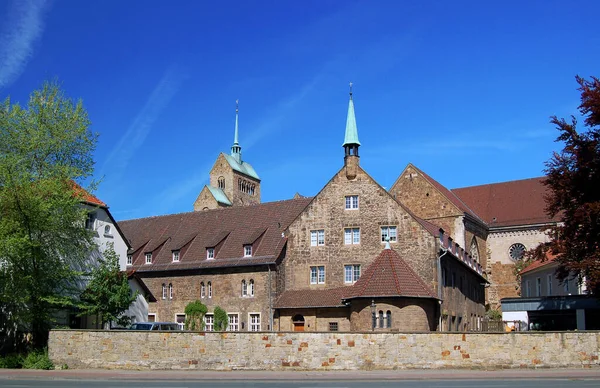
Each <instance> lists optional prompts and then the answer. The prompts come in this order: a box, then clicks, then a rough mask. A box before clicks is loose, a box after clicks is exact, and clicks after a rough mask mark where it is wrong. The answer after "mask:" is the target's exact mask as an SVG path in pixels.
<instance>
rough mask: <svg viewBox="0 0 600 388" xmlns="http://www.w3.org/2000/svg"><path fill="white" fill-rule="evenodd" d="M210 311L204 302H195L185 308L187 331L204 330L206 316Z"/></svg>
mask: <svg viewBox="0 0 600 388" xmlns="http://www.w3.org/2000/svg"><path fill="white" fill-rule="evenodd" d="M207 312H208V309H207V308H206V306H205V305H204V304H202V302H200V301H199V300H195V301H193V302H190V303H188V304H187V306H185V329H186V330H192V331H194V330H204V316H205V315H206V313H207Z"/></svg>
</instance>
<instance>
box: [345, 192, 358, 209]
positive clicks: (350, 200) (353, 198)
mask: <svg viewBox="0 0 600 388" xmlns="http://www.w3.org/2000/svg"><path fill="white" fill-rule="evenodd" d="M355 209H358V195H347V196H346V210H355Z"/></svg>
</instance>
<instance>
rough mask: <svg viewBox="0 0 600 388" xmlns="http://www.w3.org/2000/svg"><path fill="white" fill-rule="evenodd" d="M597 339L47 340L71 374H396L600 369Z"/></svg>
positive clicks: (156, 335)
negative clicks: (190, 371) (78, 371)
mask: <svg viewBox="0 0 600 388" xmlns="http://www.w3.org/2000/svg"><path fill="white" fill-rule="evenodd" d="M599 344H600V333H597V332H546V333H541V332H538V333H497V334H483V333H428V334H418V333H371V332H369V333H366V332H364V333H341V332H340V333H299V332H279V333H267V332H263V333H242V332H239V333H231V332H225V333H216V332H211V333H204V332H151V331H147V332H140V331H138V332H132V331H92V330H87V331H75V330H54V331H51V332H50V339H49V346H48V352H49V356H50V358H51V359H52V361H53V362H54V363H55V364H56V365H62V364H66V365H68V367H69V368H75V369H77V368H110V369H138V370H148V369H200V370H236V369H237V370H273V371H281V370H323V371H326V370H393V369H409V368H428V369H440V368H467V369H476V368H481V369H490V368H556V367H560V368H582V367H597V366H598V365H599V362H598V356H599Z"/></svg>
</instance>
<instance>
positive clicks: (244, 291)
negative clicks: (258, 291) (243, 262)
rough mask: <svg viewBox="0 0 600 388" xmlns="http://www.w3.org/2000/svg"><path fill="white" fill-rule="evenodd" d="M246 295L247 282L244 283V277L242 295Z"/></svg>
mask: <svg viewBox="0 0 600 388" xmlns="http://www.w3.org/2000/svg"><path fill="white" fill-rule="evenodd" d="M246 296H248V284H246V279H244V280H242V297H246Z"/></svg>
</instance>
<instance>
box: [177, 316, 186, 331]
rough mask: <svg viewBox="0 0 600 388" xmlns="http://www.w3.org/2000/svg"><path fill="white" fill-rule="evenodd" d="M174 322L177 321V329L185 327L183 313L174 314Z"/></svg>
mask: <svg viewBox="0 0 600 388" xmlns="http://www.w3.org/2000/svg"><path fill="white" fill-rule="evenodd" d="M175 322H177V326H179V330H183V329H185V314H175Z"/></svg>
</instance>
